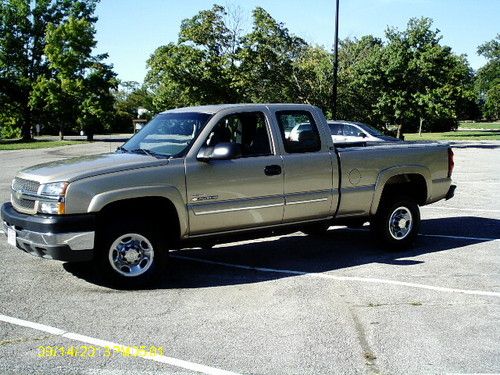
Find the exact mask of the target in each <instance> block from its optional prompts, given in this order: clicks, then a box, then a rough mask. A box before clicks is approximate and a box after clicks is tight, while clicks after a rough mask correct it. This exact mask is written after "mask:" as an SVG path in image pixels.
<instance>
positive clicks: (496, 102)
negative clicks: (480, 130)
mask: <svg viewBox="0 0 500 375" xmlns="http://www.w3.org/2000/svg"><path fill="white" fill-rule="evenodd" d="M477 52H478V53H479V54H480V55H483V56H484V57H486V58H487V59H488V62H487V63H486V65H485V66H483V67H482V68H481V69H479V71H478V74H477V80H476V90H477V93H478V96H479V99H480V102H481V105H482V109H483V114H484V116H485V117H486V118H488V119H500V34H498V35H497V36H496V38H495V39H493V40H491V41H489V42H487V43H484V44H482V45H480V46H479V47H478V49H477Z"/></svg>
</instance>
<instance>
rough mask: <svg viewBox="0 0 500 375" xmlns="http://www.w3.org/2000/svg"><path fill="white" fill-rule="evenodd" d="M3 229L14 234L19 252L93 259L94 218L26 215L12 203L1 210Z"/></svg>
mask: <svg viewBox="0 0 500 375" xmlns="http://www.w3.org/2000/svg"><path fill="white" fill-rule="evenodd" d="M0 213H1V218H2V224H3V230H4V232H5V234H6V235H7V234H8V232H9V231H10V232H11V234H12V231H13V232H15V243H16V247H17V248H18V249H21V250H23V251H25V252H27V253H30V254H32V255H35V256H39V257H42V258H47V259H55V260H62V261H69V262H77V261H87V260H91V259H93V257H94V242H95V215H93V214H83V215H61V216H55V215H54V216H49V215H47V216H45V215H26V214H22V213H20V212H18V211H16V210H15V209H14V208H13V207H12V204H11V203H4V204H3V205H2V208H1V211H0Z"/></svg>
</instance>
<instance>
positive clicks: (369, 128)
mask: <svg viewBox="0 0 500 375" xmlns="http://www.w3.org/2000/svg"><path fill="white" fill-rule="evenodd" d="M357 125H358V126H359V127H361V128H363V130H364V131H365V132H367V133H368V134H370V135H373V136H374V137H380V136H381V135H384V133H382V132H381V131H380V130H377V129H375V128H374V127H372V126H370V125H367V124H361V123H359V124H357Z"/></svg>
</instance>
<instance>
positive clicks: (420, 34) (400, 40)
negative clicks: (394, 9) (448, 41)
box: [375, 18, 472, 136]
mask: <svg viewBox="0 0 500 375" xmlns="http://www.w3.org/2000/svg"><path fill="white" fill-rule="evenodd" d="M431 27H432V20H431V19H429V18H418V19H417V18H412V19H410V21H409V22H408V26H407V29H406V30H404V31H399V30H397V29H393V28H389V29H388V30H387V31H386V37H387V39H388V43H387V45H386V46H385V48H384V49H383V53H382V55H381V64H380V67H381V79H382V82H381V83H382V84H381V87H382V91H381V93H380V95H379V96H378V98H377V100H376V103H375V108H376V111H377V112H378V114H379V115H380V116H381V117H382V118H383V119H384V120H385V121H387V122H392V123H396V124H397V125H398V136H401V135H402V133H403V131H404V129H405V128H413V130H416V127H417V124H418V123H419V122H420V123H424V122H425V123H426V124H428V126H429V128H435V126H436V125H438V124H440V123H441V124H444V126H445V127H447V128H453V126H456V123H457V118H458V113H459V108H460V106H461V105H462V104H463V103H464V102H466V101H467V100H469V99H470V97H471V95H470V93H471V88H472V87H471V83H472V70H471V69H470V67H469V66H468V64H467V61H466V60H465V58H464V57H463V56H457V55H455V54H453V52H452V51H451V48H450V47H447V46H442V45H441V44H440V40H441V36H440V35H439V30H437V29H436V30H432V29H431Z"/></svg>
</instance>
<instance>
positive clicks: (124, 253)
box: [108, 233, 154, 277]
mask: <svg viewBox="0 0 500 375" xmlns="http://www.w3.org/2000/svg"><path fill="white" fill-rule="evenodd" d="M108 258H109V263H110V264H111V267H113V269H114V270H115V271H116V272H118V273H119V274H120V275H122V276H126V277H137V276H140V275H142V274H143V273H145V272H146V271H147V270H148V269H149V268H150V267H151V265H152V264H153V258H154V249H153V245H152V244H151V242H150V241H149V240H148V239H147V238H146V237H144V236H143V235H141V234H137V233H127V234H124V235H122V236H120V237H118V238H117V239H116V240H115V242H113V244H112V245H111V247H110V248H109V254H108Z"/></svg>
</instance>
